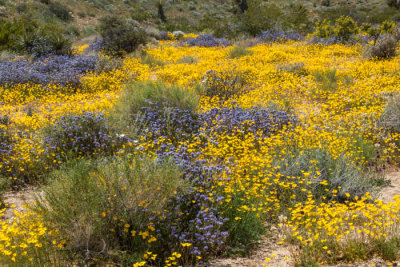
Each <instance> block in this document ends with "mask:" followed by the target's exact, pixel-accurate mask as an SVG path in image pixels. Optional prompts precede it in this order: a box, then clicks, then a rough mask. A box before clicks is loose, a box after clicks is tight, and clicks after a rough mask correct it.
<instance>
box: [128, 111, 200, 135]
mask: <svg viewBox="0 0 400 267" xmlns="http://www.w3.org/2000/svg"><path fill="white" fill-rule="evenodd" d="M134 120H135V121H136V122H137V123H138V125H139V126H140V127H141V129H140V131H139V132H143V133H146V132H147V131H148V132H151V136H152V138H153V139H158V138H167V139H169V140H170V141H175V140H182V139H188V138H189V137H191V136H192V135H194V134H196V133H197V132H198V130H199V122H198V120H197V115H196V114H193V112H191V111H190V110H181V109H179V108H176V107H169V108H164V109H163V108H160V107H159V105H157V104H151V105H150V107H142V108H141V112H140V113H138V114H135V115H134ZM142 129H143V130H144V131H142Z"/></svg>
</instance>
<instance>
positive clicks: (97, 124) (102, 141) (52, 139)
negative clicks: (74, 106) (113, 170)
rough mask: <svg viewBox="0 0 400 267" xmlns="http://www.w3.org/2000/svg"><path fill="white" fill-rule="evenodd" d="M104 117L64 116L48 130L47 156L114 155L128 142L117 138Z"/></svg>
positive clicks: (91, 115) (96, 114)
mask: <svg viewBox="0 0 400 267" xmlns="http://www.w3.org/2000/svg"><path fill="white" fill-rule="evenodd" d="M105 122H106V121H105V118H104V116H103V115H102V114H101V113H94V112H88V113H84V114H81V115H68V116H63V117H61V118H60V120H59V121H58V122H57V123H56V124H55V125H53V127H51V128H50V129H48V136H47V137H46V138H45V140H44V142H45V144H47V145H48V146H47V151H46V152H47V154H52V153H55V154H56V158H57V159H59V160H61V159H64V157H66V156H69V157H79V156H92V155H94V154H96V153H102V154H104V153H112V152H113V151H114V149H118V148H119V147H120V146H121V145H122V144H123V143H124V142H126V141H127V140H126V138H124V137H119V136H118V135H117V134H115V133H114V134H113V131H112V130H111V129H109V127H107V125H106V123H105Z"/></svg>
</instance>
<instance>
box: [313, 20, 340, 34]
mask: <svg viewBox="0 0 400 267" xmlns="http://www.w3.org/2000/svg"><path fill="white" fill-rule="evenodd" d="M334 32H335V30H334V27H333V26H332V25H331V22H330V21H328V20H325V19H324V20H322V21H318V22H316V24H315V31H314V33H313V35H314V36H316V37H320V38H328V37H330V36H333V35H334Z"/></svg>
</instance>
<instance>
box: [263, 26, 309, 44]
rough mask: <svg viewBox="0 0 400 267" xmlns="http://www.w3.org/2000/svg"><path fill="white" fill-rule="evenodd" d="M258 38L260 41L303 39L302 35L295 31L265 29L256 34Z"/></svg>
mask: <svg viewBox="0 0 400 267" xmlns="http://www.w3.org/2000/svg"><path fill="white" fill-rule="evenodd" d="M258 39H260V40H261V41H262V42H276V41H288V40H293V41H300V40H304V36H303V35H301V34H300V33H295V32H281V31H276V30H272V29H269V30H266V31H263V32H261V33H260V34H259V35H258Z"/></svg>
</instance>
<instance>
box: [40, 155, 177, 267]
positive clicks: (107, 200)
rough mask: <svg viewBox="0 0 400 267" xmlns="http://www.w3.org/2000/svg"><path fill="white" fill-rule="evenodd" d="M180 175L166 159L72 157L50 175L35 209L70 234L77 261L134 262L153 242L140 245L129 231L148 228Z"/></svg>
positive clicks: (48, 220) (66, 233) (146, 229)
mask: <svg viewBox="0 0 400 267" xmlns="http://www.w3.org/2000/svg"><path fill="white" fill-rule="evenodd" d="M182 177H183V175H182V172H181V171H180V170H179V169H178V168H177V167H176V166H175V164H174V163H173V161H172V160H169V159H165V160H164V161H163V162H156V161H155V160H154V159H151V158H149V157H145V156H141V157H139V156H137V157H136V156H133V157H129V156H126V157H121V158H117V159H110V160H108V159H103V160H101V161H94V162H93V161H92V162H90V161H82V160H81V161H75V162H72V163H71V164H69V165H67V166H64V167H63V168H62V169H60V170H58V171H56V172H53V173H52V174H51V175H50V184H49V185H48V186H46V187H45V188H44V190H43V191H44V193H43V195H41V196H38V204H37V205H36V206H35V210H36V211H37V212H39V213H40V214H41V215H42V216H43V218H44V220H43V221H44V222H46V223H47V224H48V225H52V227H55V228H56V229H59V231H60V234H61V236H68V238H69V242H68V250H69V251H72V252H74V253H76V254H77V255H74V258H76V259H77V260H78V262H80V263H83V262H84V261H86V262H87V261H90V260H93V259H94V258H97V259H99V258H98V257H100V258H105V259H112V261H113V262H121V261H124V260H125V261H126V260H127V259H130V261H131V262H129V265H130V266H132V261H133V262H134V261H136V260H137V259H139V258H141V257H142V255H143V254H144V253H145V252H146V251H147V249H148V246H150V245H151V244H150V242H149V243H147V242H146V243H147V244H148V246H146V245H143V239H142V237H141V236H139V235H138V234H136V235H135V236H132V233H131V231H136V232H137V233H139V232H140V231H143V232H144V231H149V230H148V227H149V225H148V223H149V218H150V217H152V216H156V214H157V212H160V211H162V210H163V208H164V206H165V204H166V202H167V200H168V199H169V198H170V197H171V196H172V195H173V192H174V191H175V190H178V189H179V188H180V187H183V186H184V182H183V178H182ZM144 207H146V209H145V208H144ZM150 233H151V232H150ZM124 254H125V256H124ZM122 257H123V258H124V259H122ZM124 265H125V264H124ZM125 266H128V264H126V265H125Z"/></svg>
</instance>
